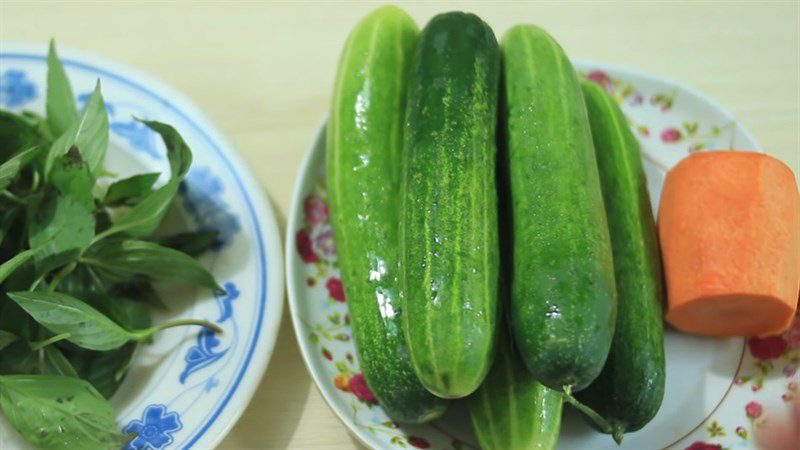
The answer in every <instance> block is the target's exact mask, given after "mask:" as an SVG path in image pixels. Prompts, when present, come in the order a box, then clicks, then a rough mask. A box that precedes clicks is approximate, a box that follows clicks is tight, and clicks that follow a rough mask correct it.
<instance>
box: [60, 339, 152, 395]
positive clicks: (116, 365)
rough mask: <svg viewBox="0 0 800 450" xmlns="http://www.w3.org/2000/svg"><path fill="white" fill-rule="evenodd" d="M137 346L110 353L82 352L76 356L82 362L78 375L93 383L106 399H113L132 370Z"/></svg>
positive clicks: (132, 344) (131, 344)
mask: <svg viewBox="0 0 800 450" xmlns="http://www.w3.org/2000/svg"><path fill="white" fill-rule="evenodd" d="M136 348H138V345H137V344H134V343H129V344H127V345H124V346H122V347H120V348H118V349H116V350H112V351H108V352H102V353H98V352H82V353H79V354H77V355H76V356H75V358H76V359H77V360H78V361H80V364H79V367H78V374H79V375H80V377H81V378H83V379H85V380H86V381H88V382H90V383H92V386H94V387H95V389H97V391H98V392H100V394H102V395H103V397H105V398H111V396H112V395H114V393H115V392H117V389H119V386H120V384H122V380H123V378H124V376H125V374H126V373H127V371H128V369H129V368H130V362H131V360H132V359H133V356H134V354H135V351H136Z"/></svg>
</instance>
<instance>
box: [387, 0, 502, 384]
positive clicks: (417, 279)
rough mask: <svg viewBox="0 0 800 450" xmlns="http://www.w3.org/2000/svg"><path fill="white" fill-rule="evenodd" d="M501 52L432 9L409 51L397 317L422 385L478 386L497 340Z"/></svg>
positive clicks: (470, 21) (475, 25)
mask: <svg viewBox="0 0 800 450" xmlns="http://www.w3.org/2000/svg"><path fill="white" fill-rule="evenodd" d="M499 71H500V52H499V49H498V46H497V41H496V40H495V37H494V34H493V33H492V30H491V28H489V26H488V25H487V24H485V23H484V22H483V21H481V20H480V19H479V18H478V17H477V16H475V15H473V14H467V13H460V12H452V13H445V14H440V15H437V16H435V17H434V18H433V19H432V20H431V21H430V23H428V25H427V26H426V27H425V29H424V30H423V31H422V34H421V36H420V41H419V44H418V45H417V49H416V51H415V53H414V59H413V62H412V67H411V74H410V78H409V90H408V107H407V113H406V141H405V151H406V155H405V156H406V160H405V162H404V167H403V181H402V198H401V210H402V212H401V246H402V247H403V261H404V262H403V271H402V272H403V275H402V278H403V287H404V291H403V292H404V296H405V297H404V311H403V314H404V315H405V316H404V318H403V324H404V329H405V333H406V338H407V340H408V347H409V352H410V354H411V360H412V362H413V366H414V369H415V371H416V373H417V375H418V376H419V378H420V380H421V381H422V384H423V385H425V387H426V388H428V390H430V391H431V392H433V393H434V394H436V395H438V396H440V397H444V398H459V397H465V396H467V395H469V394H471V393H472V392H473V391H474V390H475V389H477V388H478V386H479V385H480V383H481V381H483V378H484V377H485V376H486V373H487V372H488V371H489V368H490V366H491V362H492V358H493V355H494V347H495V340H496V336H495V334H496V333H495V329H496V322H497V305H498V303H497V300H498V299H497V297H498V291H497V288H498V276H499V270H498V265H499V249H498V237H497V236H498V235H497V226H498V225H497V187H496V186H495V158H496V151H497V149H496V145H495V130H496V124H495V121H496V113H497V96H498V89H499V86H498V83H499Z"/></svg>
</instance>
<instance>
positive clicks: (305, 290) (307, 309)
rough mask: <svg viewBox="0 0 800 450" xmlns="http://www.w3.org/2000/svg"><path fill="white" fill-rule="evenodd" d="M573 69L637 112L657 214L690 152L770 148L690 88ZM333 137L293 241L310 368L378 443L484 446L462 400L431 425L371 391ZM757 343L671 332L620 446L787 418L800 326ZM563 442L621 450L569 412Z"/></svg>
mask: <svg viewBox="0 0 800 450" xmlns="http://www.w3.org/2000/svg"><path fill="white" fill-rule="evenodd" d="M575 65H576V68H577V69H578V70H579V71H580V72H583V73H584V74H587V75H588V76H589V77H590V78H591V79H593V80H595V81H596V82H598V83H600V84H602V85H604V86H605V87H606V89H607V90H608V91H609V92H611V93H612V94H613V95H614V96H615V97H616V98H617V100H618V101H619V102H620V103H621V106H622V108H623V110H624V111H625V113H626V114H627V115H628V117H629V119H630V123H631V126H632V128H633V130H634V133H635V135H636V136H637V137H638V138H639V140H640V141H641V143H642V146H643V150H644V156H645V172H646V174H647V178H648V186H649V190H650V194H651V198H652V200H653V206H654V208H655V209H657V208H658V199H659V196H660V194H661V186H662V183H663V180H664V175H665V173H666V171H667V170H668V169H669V168H670V167H672V166H674V165H675V164H676V163H677V162H678V161H679V160H681V159H682V158H683V157H685V156H686V155H687V154H689V153H690V152H694V151H704V150H707V149H740V150H745V149H747V150H756V151H761V147H760V146H759V145H758V143H757V142H756V141H755V139H754V138H753V137H752V135H751V134H750V133H749V132H748V131H747V130H746V129H745V128H744V127H743V126H742V125H741V124H739V123H738V122H737V121H736V120H735V119H734V118H733V116H731V114H730V113H728V112H727V111H726V110H725V109H724V108H722V107H721V106H719V105H718V104H717V103H715V102H714V101H712V100H711V99H709V98H708V97H706V96H704V95H702V94H701V93H699V92H697V91H695V90H693V89H691V88H689V87H687V86H684V85H681V84H678V83H675V82H672V81H669V80H665V79H662V78H658V77H655V76H652V75H648V74H645V73H642V72H638V71H634V70H630V69H625V68H621V67H615V66H610V65H607V64H600V63H595V62H589V61H576V62H575ZM324 134H325V133H324V126H322V127H320V130H319V133H318V134H317V136H316V138H315V141H314V143H313V144H312V146H311V149H310V150H309V152H308V155H307V157H306V160H305V161H304V163H303V166H302V168H301V169H300V173H299V175H298V179H297V185H296V187H295V192H294V200H293V203H292V211H291V214H290V216H289V225H288V228H287V237H286V240H287V250H286V271H287V275H288V288H289V304H290V306H291V310H292V319H293V321H294V326H295V331H296V333H297V338H298V340H299V342H300V347H301V349H302V352H303V356H304V358H305V360H306V365H307V366H308V368H309V371H310V372H311V374H312V376H313V378H314V381H315V382H316V384H317V386H318V387H319V389H320V391H321V392H322V394H323V396H324V397H325V399H326V400H327V401H328V403H329V404H330V406H331V408H333V410H334V411H335V412H336V414H337V415H338V416H339V418H341V420H342V421H343V422H344V423H345V424H346V425H347V427H348V428H350V430H351V431H352V432H353V433H354V434H355V435H356V436H357V437H358V438H359V439H360V440H361V441H363V442H364V443H365V444H366V445H368V446H370V447H372V448H381V449H383V448H404V447H405V448H408V447H418V448H429V447H430V448H435V449H449V448H470V447H472V448H474V447H475V446H476V441H475V438H474V436H473V433H472V431H471V429H470V426H469V420H468V417H467V415H466V409H465V408H464V405H463V402H457V403H456V404H454V405H453V406H452V408H451V410H450V412H448V413H447V414H446V415H445V417H443V418H442V419H440V420H438V421H436V422H434V423H432V424H429V425H417V426H410V425H398V424H396V423H393V422H392V421H391V420H389V418H388V417H387V416H386V414H385V413H384V412H383V410H382V409H381V408H380V406H379V405H373V404H372V403H371V402H370V399H369V397H370V396H369V395H368V394H367V393H366V392H365V391H364V389H363V386H362V385H363V383H362V380H363V378H362V377H361V376H360V375H358V374H359V373H360V370H359V366H358V360H357V359H356V357H355V347H354V345H353V341H352V340H350V336H351V334H350V326H349V324H348V323H347V322H346V320H345V318H346V314H347V303H346V300H345V299H344V298H343V296H342V295H341V290H340V289H341V282H340V280H339V272H338V268H337V264H336V254H335V243H334V242H333V237H332V234H331V228H330V224H329V221H328V214H327V203H326V198H327V197H326V196H327V193H326V182H325V139H324ZM301 252H302V253H301ZM301 255H306V257H305V258H303V257H302V256H301ZM312 255H314V256H312ZM314 260H316V261H314ZM749 343H750V345H749V346H748V345H747V342H745V341H744V340H743V339H740V338H739V339H727V340H723V339H705V338H700V337H692V336H688V335H683V334H679V333H676V332H674V331H672V330H668V331H667V333H666V338H665V345H666V352H667V380H666V393H665V398H664V403H663V406H662V407H661V410H660V411H659V413H658V415H657V416H656V417H655V418H654V419H653V421H652V422H651V423H650V424H648V425H647V426H646V427H645V428H644V429H642V430H640V431H638V432H636V433H631V434H628V435H626V436H625V439H624V441H623V443H622V446H621V447H619V448H622V449H645V448H666V447H668V448H692V450H711V449H720V448H723V447H724V448H750V447H752V446H753V445H754V444H753V443H752V439H753V438H752V436H753V430H754V428H756V427H758V426H759V425H760V424H762V423H765V422H766V421H767V420H770V419H774V418H775V417H778V416H785V415H786V414H788V406H787V400H788V399H790V398H792V397H793V396H795V395H800V394H798V393H797V389H798V388H797V384H798V381H800V379H799V377H800V375H798V373H797V363H798V358H800V322H799V323H796V324H795V325H794V328H793V331H791V332H790V333H789V334H787V335H786V336H784V337H776V338H773V339H768V340H753V341H750V342H749ZM748 348H749V349H750V350H748ZM354 377H356V378H355V383H351V381H352V380H353V379H354ZM349 386H355V388H353V387H349ZM703 444H707V445H708V446H707V447H704V446H703ZM559 445H560V448H563V449H569V450H579V449H593V450H594V449H603V448H609V449H612V448H618V447H617V446H616V445H615V444H614V442H613V441H612V440H611V438H610V437H609V436H607V435H603V434H599V433H596V432H594V431H592V429H591V428H590V427H589V426H588V425H587V424H586V423H585V421H584V420H583V419H582V418H580V417H578V416H577V414H576V413H575V412H574V411H571V410H569V411H567V412H566V413H565V418H564V423H563V426H562V432H561V439H560V441H559Z"/></svg>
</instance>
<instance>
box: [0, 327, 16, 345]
mask: <svg viewBox="0 0 800 450" xmlns="http://www.w3.org/2000/svg"><path fill="white" fill-rule="evenodd" d="M17 339H19V338H18V337H17V335H16V334H14V333H9V332H8V331H4V330H0V350H3V349H4V348H6V347H8V346H9V345H10V344H11V343H12V342H14V341H16V340H17Z"/></svg>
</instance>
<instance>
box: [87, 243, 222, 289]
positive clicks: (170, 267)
mask: <svg viewBox="0 0 800 450" xmlns="http://www.w3.org/2000/svg"><path fill="white" fill-rule="evenodd" d="M83 261H84V262H86V263H88V264H91V265H92V266H94V267H95V269H96V270H98V271H102V272H111V273H112V274H114V275H117V276H121V277H130V276H133V275H145V276H148V277H150V278H153V279H157V280H164V281H174V282H182V283H189V284H195V285H198V286H203V287H207V288H209V289H214V290H222V288H221V287H220V286H219V285H218V284H217V282H216V281H215V280H214V277H213V275H211V274H210V273H209V272H208V270H206V268H205V267H203V266H202V265H201V264H200V263H199V262H197V260H195V259H194V258H192V257H191V256H188V255H186V254H184V253H181V252H179V251H177V250H173V249H171V248H167V247H162V246H160V245H158V244H155V243H153V242H147V241H137V240H125V241H108V242H101V243H98V244H96V245H93V246H92V247H91V248H90V250H89V251H88V252H87V253H86V256H85V258H83Z"/></svg>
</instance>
